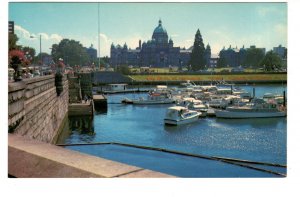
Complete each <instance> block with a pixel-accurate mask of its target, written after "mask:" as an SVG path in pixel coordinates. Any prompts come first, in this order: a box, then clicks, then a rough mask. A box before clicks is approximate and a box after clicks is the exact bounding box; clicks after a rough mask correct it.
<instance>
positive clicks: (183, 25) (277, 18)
mask: <svg viewBox="0 0 300 197" xmlns="http://www.w3.org/2000/svg"><path fill="white" fill-rule="evenodd" d="M99 8H100V17H99V20H100V55H101V57H102V56H106V55H107V56H109V53H110V45H111V43H114V44H115V45H116V44H120V45H124V43H125V42H126V44H127V45H128V47H129V48H132V49H134V48H136V47H138V41H139V40H142V42H143V41H145V42H146V41H148V40H150V39H151V37H152V33H153V30H154V28H155V27H156V26H157V25H158V20H159V19H161V20H162V25H163V27H164V28H165V29H166V30H167V32H168V35H169V38H170V37H171V38H172V39H173V41H174V46H180V47H182V48H183V47H186V48H189V47H190V46H192V45H193V41H194V36H195V33H196V31H197V29H198V28H199V29H200V32H201V34H202V38H203V42H204V44H205V46H206V45H207V44H208V43H209V44H210V46H211V49H212V53H213V54H218V53H219V51H220V50H221V49H222V48H223V47H224V46H225V48H228V47H229V46H230V45H231V47H233V48H235V47H236V46H237V47H238V48H241V47H243V45H244V46H245V47H246V48H248V47H249V46H250V45H256V46H257V47H265V48H266V50H267V51H268V50H271V49H273V47H275V46H278V45H280V44H281V45H282V46H285V47H286V46H287V3H196V2H195V3H99ZM9 20H11V21H14V22H15V33H16V34H17V36H18V37H19V42H18V44H21V45H24V46H30V47H34V48H35V49H36V54H38V53H39V35H42V52H47V53H50V52H51V49H50V48H51V46H52V44H54V43H57V44H58V43H59V42H60V40H61V39H63V38H68V39H74V40H77V41H80V43H81V44H82V45H83V46H85V47H89V46H90V45H91V44H93V45H94V48H95V49H97V50H98V38H97V34H98V26H97V24H98V5H97V3H9ZM31 37H34V38H31Z"/></svg>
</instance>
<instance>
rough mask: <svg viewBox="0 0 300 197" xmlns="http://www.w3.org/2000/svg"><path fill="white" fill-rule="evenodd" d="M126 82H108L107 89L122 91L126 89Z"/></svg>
mask: <svg viewBox="0 0 300 197" xmlns="http://www.w3.org/2000/svg"><path fill="white" fill-rule="evenodd" d="M127 86H128V84H126V83H120V84H108V89H109V90H110V91H124V90H127Z"/></svg>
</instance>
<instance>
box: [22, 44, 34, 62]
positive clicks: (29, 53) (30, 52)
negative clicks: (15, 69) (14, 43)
mask: <svg viewBox="0 0 300 197" xmlns="http://www.w3.org/2000/svg"><path fill="white" fill-rule="evenodd" d="M21 50H22V51H23V52H24V55H25V58H26V59H27V60H29V61H30V62H32V61H33V60H34V57H35V49H34V48H32V47H28V46H26V47H21Z"/></svg>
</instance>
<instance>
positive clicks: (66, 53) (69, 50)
mask: <svg viewBox="0 0 300 197" xmlns="http://www.w3.org/2000/svg"><path fill="white" fill-rule="evenodd" d="M51 55H52V57H53V59H54V61H55V62H57V61H58V59H59V58H62V59H64V62H65V64H68V65H70V66H75V65H86V64H90V58H89V55H88V53H87V52H86V48H85V47H83V46H82V44H80V42H79V41H76V40H69V39H63V40H61V41H60V43H59V44H53V45H52V50H51Z"/></svg>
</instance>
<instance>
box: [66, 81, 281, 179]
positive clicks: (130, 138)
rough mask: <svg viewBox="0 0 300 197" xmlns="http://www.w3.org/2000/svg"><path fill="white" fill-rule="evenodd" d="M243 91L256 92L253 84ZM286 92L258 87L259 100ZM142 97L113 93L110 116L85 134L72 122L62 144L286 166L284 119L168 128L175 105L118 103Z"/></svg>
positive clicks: (155, 162)
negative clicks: (166, 119)
mask: <svg viewBox="0 0 300 197" xmlns="http://www.w3.org/2000/svg"><path fill="white" fill-rule="evenodd" d="M242 88H244V89H246V90H247V91H249V92H252V89H253V86H242ZM283 90H285V91H286V86H281V85H256V86H255V93H256V96H262V95H263V94H264V93H266V92H270V93H282V91H283ZM140 96H146V93H143V94H115V95H109V96H108V103H111V104H109V105H108V110H107V112H102V113H99V114H97V115H95V117H94V120H93V122H92V124H93V128H89V131H86V130H87V127H86V128H83V129H82V128H81V129H80V128H76V124H75V126H74V124H73V126H72V128H71V133H70V135H69V136H68V137H67V138H65V139H63V140H61V142H63V143H71V144H72V143H90V142H122V143H129V144H137V145H144V146H153V147H161V148H166V149H171V150H178V151H182V152H188V153H194V154H202V155H209V156H221V157H231V158H239V159H245V160H254V161H263V162H270V163H280V164H286V155H287V147H286V141H287V139H286V138H287V120H286V118H266V119H242V120H230V119H217V118H203V119H199V120H198V121H197V122H195V123H192V124H187V125H182V126H177V127H176V126H175V127H174V126H165V125H164V123H163V119H164V116H165V112H166V109H167V107H169V106H171V105H151V106H150V105H149V106H136V105H125V104H116V103H120V101H121V100H122V99H123V98H124V97H128V98H138V97H140ZM70 122H72V120H70ZM91 130H92V131H91ZM68 148H70V149H74V150H78V151H81V152H85V153H88V154H93V155H96V156H101V157H104V158H108V159H111V160H115V161H120V162H124V163H128V164H131V165H136V166H140V167H144V168H148V169H152V170H157V171H160V172H164V173H169V174H173V175H176V176H181V177H269V176H274V175H270V174H268V173H264V172H259V171H255V170H252V169H246V168H243V167H239V166H234V165H231V164H225V163H222V162H217V161H210V160H206V159H198V158H190V157H186V156H179V155H173V154H169V153H160V152H156V151H150V150H141V149H136V148H129V147H122V146H116V145H97V146H75V147H68ZM170 164H172V165H171V166H170ZM207 170H208V171H207ZM281 171H282V170H281ZM284 172H285V170H284Z"/></svg>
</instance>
